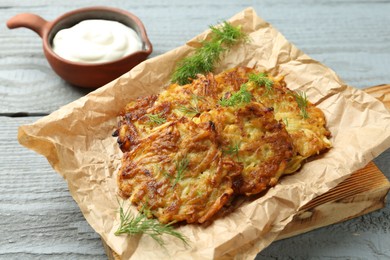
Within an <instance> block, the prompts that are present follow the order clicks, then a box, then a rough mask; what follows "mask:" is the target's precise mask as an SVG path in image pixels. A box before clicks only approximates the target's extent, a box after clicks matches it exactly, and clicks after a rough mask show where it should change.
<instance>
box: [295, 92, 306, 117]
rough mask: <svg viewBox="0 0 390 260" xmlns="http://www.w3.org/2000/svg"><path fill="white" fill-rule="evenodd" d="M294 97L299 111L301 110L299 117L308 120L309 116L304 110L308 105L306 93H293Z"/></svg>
mask: <svg viewBox="0 0 390 260" xmlns="http://www.w3.org/2000/svg"><path fill="white" fill-rule="evenodd" d="M294 97H295V100H296V101H297V104H298V107H299V109H300V110H301V116H302V117H303V118H309V114H308V113H307V110H306V108H307V104H308V100H307V96H306V93H305V92H303V91H296V92H295V93H294Z"/></svg>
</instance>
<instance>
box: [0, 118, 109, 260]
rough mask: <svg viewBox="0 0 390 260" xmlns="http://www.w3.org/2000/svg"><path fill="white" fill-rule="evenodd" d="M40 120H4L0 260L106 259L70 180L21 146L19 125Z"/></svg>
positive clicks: (0, 149)
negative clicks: (73, 191) (17, 137)
mask: <svg viewBox="0 0 390 260" xmlns="http://www.w3.org/2000/svg"><path fill="white" fill-rule="evenodd" d="M36 120H38V117H22V118H8V117H0V126H1V135H0V259H44V258H46V259H102V260H103V259H106V258H107V257H106V256H105V253H104V250H103V248H102V246H101V240H100V237H99V236H98V235H97V234H96V232H95V231H94V230H93V229H92V228H91V227H90V226H89V225H88V224H87V222H86V220H85V218H84V216H83V214H82V213H81V211H80V209H79V207H78V205H77V204H76V202H75V201H74V200H73V199H72V197H71V195H70V193H69V190H68V187H67V184H66V182H65V181H64V180H63V179H62V177H61V176H60V175H59V174H57V173H56V172H54V170H53V169H52V168H51V166H50V165H49V163H48V162H47V160H46V159H45V158H44V157H43V156H40V155H38V154H37V153H35V152H33V151H31V150H28V149H25V148H24V147H22V146H21V145H19V144H18V141H17V139H16V136H17V128H18V126H19V125H21V124H29V123H32V122H34V121H36Z"/></svg>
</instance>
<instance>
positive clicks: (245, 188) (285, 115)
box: [115, 67, 331, 223]
mask: <svg viewBox="0 0 390 260" xmlns="http://www.w3.org/2000/svg"><path fill="white" fill-rule="evenodd" d="M254 73H258V71H256V70H254V69H251V68H246V67H238V68H233V69H230V70H228V71H225V72H222V73H220V74H218V75H213V74H211V73H209V74H207V75H198V78H197V79H195V80H193V82H192V83H191V84H187V85H184V86H180V85H177V84H172V85H170V86H168V87H167V89H166V90H164V91H163V92H162V93H160V94H159V95H158V96H155V95H152V96H148V97H143V98H139V99H138V100H136V101H133V102H131V103H129V104H128V105H127V106H126V107H125V109H124V111H123V112H122V114H121V117H120V122H119V125H118V129H117V131H116V132H115V135H117V136H118V143H119V146H120V148H121V149H122V151H123V152H124V156H123V159H122V167H121V169H120V171H119V173H118V185H119V190H120V193H121V195H122V196H123V197H126V198H129V200H130V201H131V202H132V203H133V204H135V205H138V207H139V209H141V208H142V209H144V213H145V214H147V215H148V216H149V217H156V218H158V220H159V221H160V222H162V223H169V222H180V221H184V222H187V223H196V222H197V223H204V222H207V221H208V220H211V219H212V218H213V216H214V215H215V214H216V213H217V212H218V211H220V210H221V209H222V208H224V207H225V206H226V205H227V204H228V203H230V201H231V200H232V199H233V198H234V197H235V196H237V195H241V194H243V195H247V196H249V195H252V194H258V193H260V192H262V191H264V190H266V189H267V188H269V187H271V186H274V185H275V184H276V183H277V181H278V179H279V178H280V176H281V175H283V174H287V173H291V172H294V171H296V170H297V169H298V168H299V167H300V166H301V164H302V161H303V160H305V159H306V158H308V157H310V156H312V155H315V154H318V153H320V152H322V151H324V150H326V149H328V148H329V147H330V146H331V145H330V142H329V140H328V137H329V135H330V133H329V131H328V130H327V129H326V125H325V124H326V122H325V116H324V114H323V113H322V111H321V110H320V109H318V108H317V107H315V106H314V105H313V104H311V103H310V102H308V103H307V107H306V112H307V114H308V117H307V118H305V117H303V116H302V110H301V108H300V107H299V105H298V103H297V100H296V94H297V93H296V92H294V91H291V90H289V89H288V88H287V87H286V85H285V82H284V81H283V79H282V78H272V77H269V76H268V78H269V79H270V80H272V82H273V86H272V90H270V89H266V87H265V86H263V85H258V84H254V83H253V82H251V81H248V80H249V78H250V75H251V74H254ZM243 85H245V87H246V88H247V90H248V91H249V92H250V97H251V98H250V101H247V102H246V103H243V104H238V105H234V106H228V107H224V106H221V104H220V100H221V99H227V98H230V97H232V95H233V94H234V93H236V92H238V91H239V90H240V89H241V87H242V86H243ZM153 116H154V117H158V118H159V120H154V121H153V120H152V117H153ZM145 208H146V209H147V210H145ZM223 210H224V211H226V208H224V209H223Z"/></svg>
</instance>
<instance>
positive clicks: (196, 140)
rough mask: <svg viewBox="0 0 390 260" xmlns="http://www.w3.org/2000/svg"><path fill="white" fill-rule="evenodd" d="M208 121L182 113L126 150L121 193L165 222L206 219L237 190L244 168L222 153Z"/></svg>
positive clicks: (121, 176)
mask: <svg viewBox="0 0 390 260" xmlns="http://www.w3.org/2000/svg"><path fill="white" fill-rule="evenodd" d="M216 136H217V134H216V132H215V129H214V127H213V125H212V124H211V123H209V122H206V123H201V124H195V123H194V122H192V121H190V120H188V119H186V118H184V117H183V118H181V119H179V120H176V121H172V122H168V123H165V124H163V125H161V126H159V127H158V131H155V132H153V133H152V134H151V135H149V136H147V137H146V138H144V139H142V140H141V141H140V144H139V145H138V146H137V147H136V148H134V149H133V150H131V151H130V152H126V153H125V154H124V156H123V160H122V167H121V169H120V172H119V175H118V183H119V188H120V190H121V193H122V195H123V196H124V197H128V198H129V199H130V201H131V202H132V203H134V204H135V205H138V207H139V209H142V208H144V207H146V208H147V211H144V213H147V214H149V217H151V216H155V217H156V218H158V220H159V221H160V222H161V223H169V222H172V221H174V222H180V221H186V222H187V223H194V222H199V223H203V222H204V221H206V220H207V219H209V218H210V217H211V216H213V215H214V214H215V213H216V212H217V211H218V210H219V209H220V208H221V207H222V206H223V205H224V204H225V203H226V201H228V199H229V198H230V197H231V196H232V195H233V189H232V181H233V179H234V177H235V175H238V174H239V172H240V170H241V169H240V168H239V167H238V166H237V165H235V164H234V162H233V161H231V160H230V159H229V158H222V152H221V151H220V150H219V149H218V144H217V140H216Z"/></svg>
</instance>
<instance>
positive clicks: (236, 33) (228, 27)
mask: <svg viewBox="0 0 390 260" xmlns="http://www.w3.org/2000/svg"><path fill="white" fill-rule="evenodd" d="M210 29H211V31H212V33H213V34H212V40H213V41H219V42H221V43H224V44H225V45H227V46H229V47H230V46H233V45H234V44H236V43H237V42H239V41H242V40H246V39H247V37H248V36H247V35H246V34H245V33H244V32H243V31H241V26H240V25H239V26H233V25H232V24H230V23H228V22H226V21H224V22H223V25H222V26H221V27H215V26H210Z"/></svg>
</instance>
